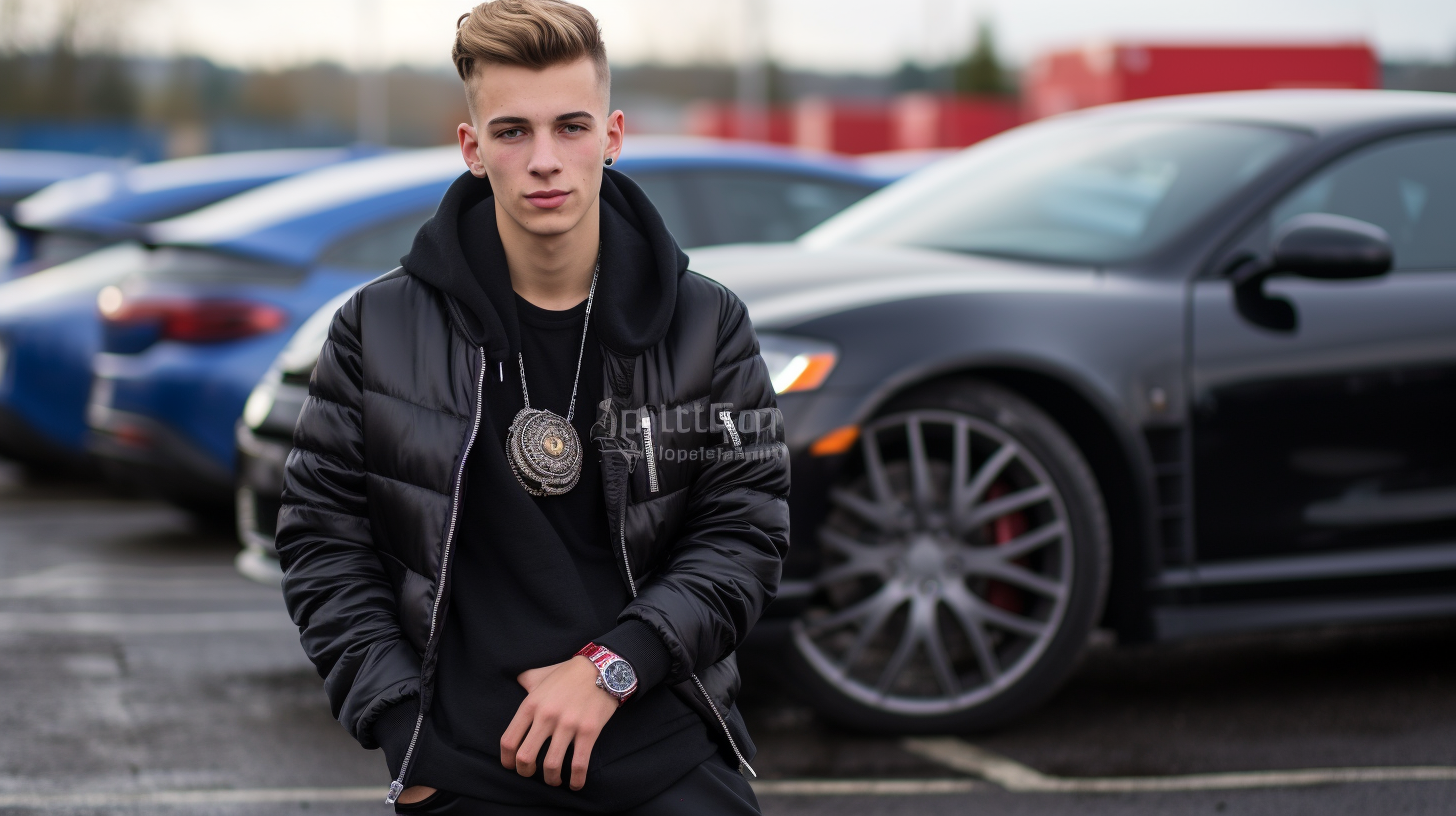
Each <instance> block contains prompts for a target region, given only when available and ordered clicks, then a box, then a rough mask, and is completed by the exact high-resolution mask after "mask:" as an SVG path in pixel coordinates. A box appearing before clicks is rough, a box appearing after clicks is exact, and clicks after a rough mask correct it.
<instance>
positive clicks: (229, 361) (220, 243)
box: [88, 138, 885, 527]
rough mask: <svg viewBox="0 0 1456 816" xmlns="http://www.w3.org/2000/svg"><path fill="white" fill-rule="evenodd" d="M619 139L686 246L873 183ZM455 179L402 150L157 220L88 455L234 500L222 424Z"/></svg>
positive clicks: (774, 151)
mask: <svg viewBox="0 0 1456 816" xmlns="http://www.w3.org/2000/svg"><path fill="white" fill-rule="evenodd" d="M629 144H630V148H629V151H628V152H626V153H624V155H623V157H622V160H621V161H620V162H619V164H618V167H619V168H620V169H621V170H622V171H623V172H625V173H627V174H629V175H631V176H632V177H633V178H634V179H636V180H637V181H638V182H639V183H640V184H641V185H642V186H643V188H644V189H645V190H646V191H647V193H648V195H649V196H650V197H652V199H653V200H654V201H655V202H657V205H658V207H659V209H660V210H661V212H662V213H663V216H664V218H665V220H666V221H667V223H668V225H669V227H670V228H671V229H672V230H673V232H674V234H676V235H677V236H678V238H679V241H680V242H681V243H682V244H683V245H685V246H699V245H704V244H724V243H743V242H757V241H779V240H788V239H792V238H795V237H797V236H798V235H799V234H800V233H802V232H804V231H806V230H808V229H809V228H810V227H812V226H814V225H815V224H818V223H819V222H820V221H823V220H824V219H825V218H828V217H829V216H830V215H833V214H834V213H836V212H838V211H839V210H841V209H843V208H844V207H846V206H848V205H849V204H851V203H853V202H854V201H857V200H858V199H860V198H862V197H864V196H865V195H867V194H869V193H870V192H872V191H873V190H875V189H876V188H878V187H880V186H882V184H884V183H885V181H884V179H881V178H879V177H872V176H868V175H866V174H864V173H862V172H861V171H860V170H859V169H858V168H857V166H856V165H855V164H853V163H852V162H850V161H848V160H844V159H839V158H835V157H830V156H822V155H816V154H807V153H803V152H799V151H793V150H788V149H782V148H773V147H766V146H754V145H744V144H733V143H721V142H714V141H707V140H695V139H650V138H638V139H635V140H633V141H631V142H629ZM463 169H464V167H463V162H462V161H461V159H460V154H459V151H458V150H457V149H456V148H454V147H448V148H438V149H431V150H422V151H417V152H412V153H402V154H397V155H392V156H386V157H380V158H375V159H370V160H366V161H363V162H357V163H353V164H350V165H348V166H347V167H345V166H340V167H333V168H326V169H323V170H318V171H315V172H312V173H307V174H303V175H300V176H297V177H295V178H292V179H289V180H287V181H282V182H278V183H276V184H273V185H269V186H268V187H264V188H260V189H258V190H254V191H252V192H250V193H247V194H245V195H241V196H238V197H236V198H233V199H230V200H228V201H226V202H223V203H220V204H217V205H214V206H213V207H210V208H207V209H204V210H199V211H197V212H195V213H192V214H190V215H188V216H185V217H182V218H178V219H174V220H172V221H170V222H165V223H162V224H158V225H157V226H156V227H155V228H154V230H153V241H154V242H155V243H157V244H158V245H159V249H158V250H157V251H156V252H155V253H154V256H153V266H152V267H151V268H149V269H148V270H147V271H145V272H143V273H141V274H139V275H137V276H136V277H135V278H133V279H132V280H130V281H128V282H127V283H126V284H124V285H122V286H119V287H115V288H112V289H108V290H106V291H105V292H103V293H102V295H101V300H100V304H101V309H102V313H103V315H104V318H105V320H104V322H105V326H106V329H105V341H104V347H105V351H104V352H103V353H101V354H99V355H97V357H96V359H95V366H94V367H95V373H96V377H95V381H94V386H93V390H92V397H91V406H90V409H89V411H88V420H89V422H90V425H91V428H92V429H93V431H94V433H93V436H92V445H91V449H92V451H93V452H94V453H96V454H97V455H99V456H100V457H102V459H103V461H104V462H105V463H106V464H107V467H108V470H109V471H110V472H112V473H115V474H118V475H120V476H121V477H122V478H125V479H126V481H127V482H128V483H130V484H145V485H147V486H149V487H151V488H152V489H154V490H155V491H157V492H159V493H160V494H162V495H164V496H166V497H168V498H171V499H173V500H174V501H177V502H179V503H182V504H184V505H192V506H199V505H211V506H217V507H221V506H224V503H226V505H227V506H230V505H231V502H232V496H233V479H234V469H235V466H236V457H235V454H234V428H233V425H234V422H235V421H236V420H237V418H238V417H239V416H240V415H241V414H242V411H243V406H244V403H245V401H246V400H247V398H248V394H249V392H250V391H252V389H253V386H254V385H255V384H257V383H258V381H259V378H260V377H262V375H263V374H264V372H265V371H267V370H268V367H269V364H270V363H271V362H273V359H274V357H275V356H276V355H278V354H279V352H280V350H282V349H283V347H284V344H285V343H286V342H287V341H288V338H289V336H290V335H291V334H292V333H293V331H294V330H295V329H296V328H297V327H298V326H299V324H300V323H301V322H302V321H303V320H305V319H306V318H308V317H309V316H310V315H311V314H313V313H314V312H315V311H316V310H317V309H318V308H319V307H320V306H322V305H323V304H324V303H326V302H327V301H329V300H330V298H332V297H334V296H335V295H337V294H339V293H340V292H342V291H344V290H345V289H348V288H350V287H352V286H354V285H357V284H359V283H362V282H364V281H365V280H367V279H369V278H372V277H374V276H376V275H379V274H381V273H383V272H386V271H388V270H389V269H390V268H392V267H393V266H395V265H396V264H397V263H398V259H399V257H400V256H401V255H402V254H404V253H405V252H406V251H408V249H409V246H410V242H411V241H412V240H413V237H414V233H415V231H416V230H417V229H418V227H419V225H420V224H421V223H422V222H423V221H424V220H425V219H426V218H428V217H429V216H430V214H432V213H433V211H434V208H435V206H436V204H437V203H438V201H439V198H440V196H442V195H443V194H444V192H445V189H446V188H447V187H448V186H449V184H450V182H451V181H453V180H454V179H455V178H456V177H457V176H459V174H460V173H461V172H463ZM204 270H206V271H204ZM281 376H282V378H283V380H285V381H289V382H291V380H289V379H288V378H289V376H290V375H288V374H286V373H285V374H283V375H281ZM306 376H307V375H306V374H305V375H304V378H305V383H306ZM285 444H286V441H285ZM269 526H270V527H271V522H270V523H269Z"/></svg>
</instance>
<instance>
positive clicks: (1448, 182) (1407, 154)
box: [1269, 132, 1456, 270]
mask: <svg viewBox="0 0 1456 816" xmlns="http://www.w3.org/2000/svg"><path fill="white" fill-rule="evenodd" d="M1316 212H1318V213H1332V214H1335V215H1343V216H1347V217H1349V218H1357V219H1359V220H1361V221H1365V222H1368V223H1371V224H1375V225H1376V226H1379V227H1380V228H1381V229H1384V230H1385V231H1386V232H1387V233H1389V234H1390V241H1391V245H1392V248H1393V250H1394V263H1393V268H1395V269H1398V270H1417V269H1453V268H1456V133H1451V132H1442V133H1435V134H1422V135H1418V136H1404V137H1400V138H1397V139H1390V140H1388V141H1384V142H1381V143H1379V144H1377V145H1375V146H1373V147H1367V148H1364V149H1362V150H1359V151H1357V152H1355V153H1354V154H1352V155H1350V156H1347V157H1346V158H1344V159H1341V160H1340V161H1338V162H1336V163H1335V164H1333V165H1331V166H1329V167H1327V168H1325V169H1324V170H1321V171H1320V172H1319V173H1317V174H1315V175H1314V176H1313V177H1312V178H1310V179H1309V180H1307V181H1305V182H1304V183H1303V184H1301V185H1300V186H1299V187H1298V188H1297V189H1295V191H1294V192H1293V193H1291V194H1290V195H1288V196H1287V197H1285V199H1284V200H1283V201H1282V202H1280V203H1279V204H1278V205H1277V206H1276V207H1275V208H1274V210H1273V211H1272V213H1271V215H1270V220H1269V226H1270V228H1271V234H1272V233H1273V231H1274V230H1277V229H1278V228H1279V225H1281V224H1283V223H1284V222H1285V221H1287V220H1289V219H1290V218H1293V217H1294V216H1296V215H1303V214H1305V213H1316Z"/></svg>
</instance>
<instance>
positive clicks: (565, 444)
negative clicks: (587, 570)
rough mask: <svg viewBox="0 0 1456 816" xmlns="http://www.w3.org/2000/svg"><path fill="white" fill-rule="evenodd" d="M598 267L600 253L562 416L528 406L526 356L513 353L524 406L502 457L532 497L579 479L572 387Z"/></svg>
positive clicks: (557, 492)
mask: <svg viewBox="0 0 1456 816" xmlns="http://www.w3.org/2000/svg"><path fill="white" fill-rule="evenodd" d="M601 270H602V259H601V255H600V253H598V255H597V262H596V266H595V267H594V268H593V269H592V279H591V289H589V290H588V291H587V294H586V317H585V318H584V319H583V320H582V323H581V348H579V349H578V350H577V352H576V378H575V379H574V380H572V382H571V402H570V404H568V405H567V407H566V418H565V419H562V418H561V417H560V416H559V415H557V414H554V413H552V412H550V411H547V410H545V409H543V408H532V407H531V393H530V392H529V391H527V390H526V356H525V354H523V353H520V352H517V353H516V362H517V363H518V364H519V365H520V368H521V397H522V398H523V399H524V400H525V403H526V407H525V408H522V409H521V410H520V411H518V412H517V413H516V417H515V419H513V420H511V427H510V431H509V432H508V433H507V434H506V458H507V459H510V460H511V471H512V472H513V473H515V474H516V481H518V482H520V483H521V487H524V488H526V492H527V493H530V494H531V495H532V496H560V495H562V494H563V493H566V492H568V491H570V490H571V489H572V488H573V487H576V482H577V480H578V479H580V478H581V463H582V458H583V457H582V448H581V437H579V436H577V433H576V428H574V427H572V425H571V420H572V418H573V417H574V416H575V415H576V387H577V386H578V385H580V384H581V361H582V359H583V358H584V357H586V330H587V328H588V327H589V326H590V325H591V310H592V299H593V298H595V297H596V294H597V275H598V273H600V272H601Z"/></svg>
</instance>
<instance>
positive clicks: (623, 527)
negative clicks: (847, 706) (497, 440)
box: [401, 417, 758, 779]
mask: <svg viewBox="0 0 1456 816" xmlns="http://www.w3.org/2000/svg"><path fill="white" fill-rule="evenodd" d="M642 428H643V430H644V431H651V429H652V424H651V422H650V421H649V420H648V418H647V417H643V418H642ZM644 438H646V439H649V440H650V439H651V437H650V436H644ZM647 450H648V458H647V462H648V474H649V475H651V474H652V470H651V464H652V456H651V450H652V447H651V443H650V441H649V443H648V447H647ZM631 472H632V467H631V460H630V459H629V460H628V467H627V473H629V474H630V473H631ZM653 481H654V482H655V481H656V478H655V477H654V479H653ZM653 489H654V490H655V489H656V488H655V487H654V488H653ZM617 540H618V541H619V542H620V543H621V547H622V567H623V569H625V570H626V572H627V588H628V589H630V590H632V597H633V598H634V599H635V598H636V597H637V579H636V578H634V577H632V562H631V561H629V560H628V559H627V493H626V491H623V492H622V500H621V502H620V504H619V509H618V511H617ZM692 678H693V685H695V686H697V687H698V691H699V692H701V693H702V695H703V699H704V700H707V701H708V708H709V709H711V710H712V712H713V716H714V717H717V718H718V725H720V726H722V727H723V736H725V737H727V738H728V747H730V748H732V749H733V755H734V756H736V757H738V773H740V774H743V775H744V776H746V777H748V778H749V779H757V778H758V772H757V771H755V770H753V766H752V765H749V764H748V760H746V759H744V758H743V752H742V751H740V750H738V741H737V740H735V739H733V732H732V731H729V730H728V721H727V720H725V719H723V715H722V714H721V713H719V711H718V704H717V703H714V702H713V697H712V695H710V694H708V689H707V688H705V687H704V686H703V681H702V680H699V679H698V675H697V674H696V673H694V674H693V675H692ZM745 771H746V773H745ZM401 776H403V773H401Z"/></svg>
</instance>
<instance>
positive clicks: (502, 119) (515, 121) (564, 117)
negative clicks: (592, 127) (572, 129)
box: [485, 111, 596, 127]
mask: <svg viewBox="0 0 1456 816" xmlns="http://www.w3.org/2000/svg"><path fill="white" fill-rule="evenodd" d="M571 119H592V120H595V119H596V117H594V116H592V115H591V114H590V113H588V112H586V111H572V112H571V113H563V114H561V115H560V116H558V117H556V121H558V122H566V121H569V120H571ZM530 123H531V120H529V119H527V118H526V117H524V116H497V117H496V118H494V119H492V120H490V121H489V122H486V123H485V126H486V127H495V126H497V125H528V124H530Z"/></svg>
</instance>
